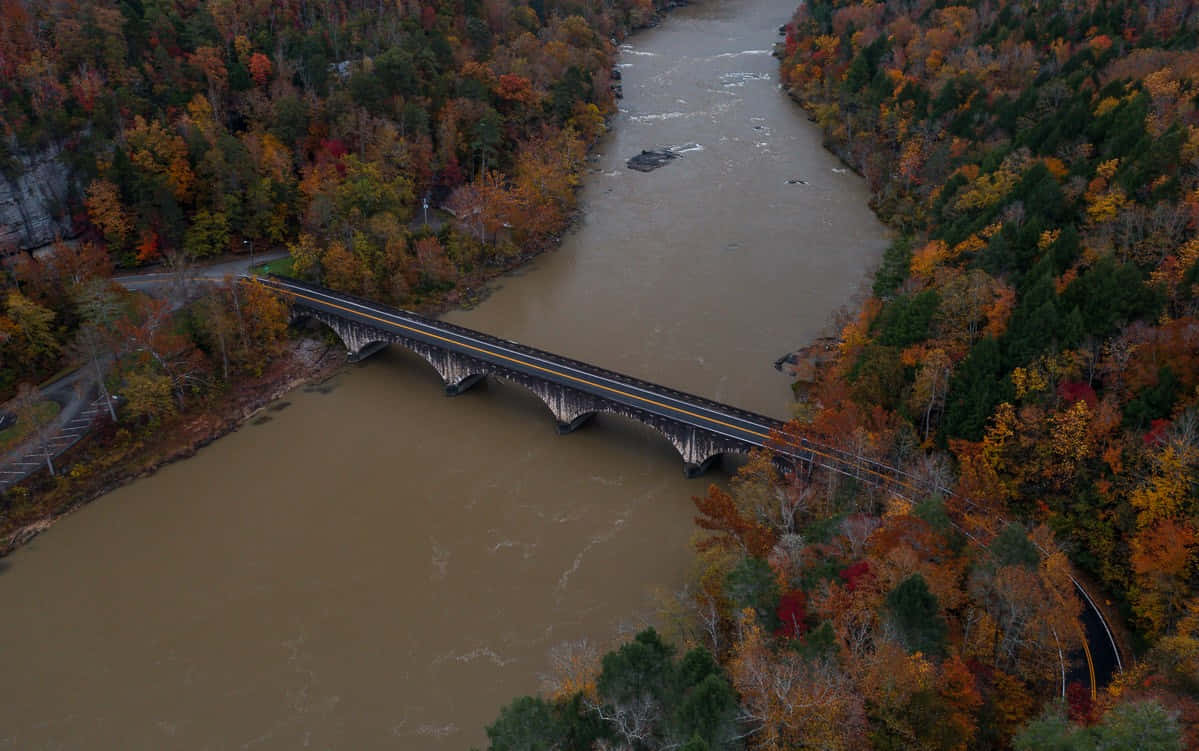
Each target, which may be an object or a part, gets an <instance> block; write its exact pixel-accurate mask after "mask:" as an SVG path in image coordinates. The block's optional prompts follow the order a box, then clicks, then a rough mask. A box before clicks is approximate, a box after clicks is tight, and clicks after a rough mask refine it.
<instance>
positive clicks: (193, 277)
mask: <svg viewBox="0 0 1199 751" xmlns="http://www.w3.org/2000/svg"><path fill="white" fill-rule="evenodd" d="M286 257H287V251H286V250H276V251H272V252H270V253H262V254H255V255H254V262H253V265H255V266H257V265H259V264H263V263H267V262H268V261H276V260H278V259H280V258H286ZM250 266H251V263H250V257H249V256H245V257H243V258H235V259H233V260H231V261H221V262H219V263H214V264H212V265H210V266H195V267H192V268H190V269H188V270H187V272H186V274H184V275H183V277H184V278H185V279H186V282H188V283H190V282H193V281H199V282H214V281H215V282H219V281H221V280H223V279H225V277H230V276H232V277H237V276H242V275H244V274H246V273H248V272H249V270H250ZM178 279H179V275H177V274H175V273H174V272H170V271H150V272H146V273H143V274H124V275H122V276H116V277H113V281H114V282H116V283H118V284H120V285H122V286H124V287H127V288H129V289H131V290H135V291H137V292H145V293H146V294H148V295H161V294H167V293H169V292H170V291H171V288H172V286H173V285H175V284H176V283H177V281H178ZM185 297H186V295H185Z"/></svg>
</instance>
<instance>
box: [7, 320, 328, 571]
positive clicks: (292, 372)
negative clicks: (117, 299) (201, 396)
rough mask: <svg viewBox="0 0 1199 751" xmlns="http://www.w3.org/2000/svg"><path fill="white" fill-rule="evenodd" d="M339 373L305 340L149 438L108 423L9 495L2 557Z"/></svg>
mask: <svg viewBox="0 0 1199 751" xmlns="http://www.w3.org/2000/svg"><path fill="white" fill-rule="evenodd" d="M344 365H345V355H344V353H343V352H342V351H341V348H340V347H339V346H337V345H334V344H328V343H326V342H322V341H318V340H316V339H313V338H309V337H306V336H305V337H301V338H298V339H296V340H295V341H293V342H292V344H291V345H290V347H289V349H288V351H287V353H286V354H285V355H284V356H283V357H280V358H279V359H278V360H276V361H275V362H274V363H272V364H271V366H270V367H268V368H267V370H266V371H265V372H264V373H263V375H262V376H261V377H260V378H256V379H253V380H250V381H246V382H242V383H239V384H237V385H235V386H234V387H232V388H231V389H230V390H229V391H228V392H227V393H226V394H223V395H222V396H221V397H220V398H218V399H213V400H209V402H208V403H206V404H205V405H204V406H203V407H202V408H200V409H197V410H193V411H190V412H188V413H185V414H182V415H177V416H175V417H174V418H172V419H171V420H170V422H167V423H164V424H162V425H160V426H158V427H157V428H156V429H155V430H154V431H153V432H152V433H151V434H150V435H134V434H131V433H130V432H129V431H128V430H127V429H126V428H124V427H122V426H121V425H120V424H114V423H112V422H105V423H104V424H103V425H102V426H99V427H97V428H96V430H94V431H93V432H92V433H91V434H90V435H89V436H88V437H87V438H85V439H83V440H81V441H80V442H79V443H77V444H76V445H75V446H73V447H72V448H71V449H69V450H68V451H67V452H65V453H64V454H62V455H61V456H60V457H59V459H58V461H59V464H60V466H61V474H60V475H59V476H58V477H53V478H52V477H49V476H47V475H46V473H44V472H43V473H39V474H37V475H34V476H32V477H31V478H29V479H28V480H26V481H25V482H24V483H22V484H20V485H17V486H16V487H14V488H12V489H10V490H9V491H8V492H9V494H10V495H9V497H10V498H11V507H10V508H9V510H8V511H7V512H6V513H5V514H4V515H3V516H0V557H4V556H6V555H8V554H9V553H11V552H12V551H13V550H15V549H16V548H18V547H20V546H21V545H24V544H25V543H28V542H29V541H30V540H32V539H33V538H35V537H36V536H37V535H39V534H41V533H42V532H44V531H45V530H47V529H49V528H50V527H51V526H52V525H53V524H54V522H56V521H57V520H59V519H61V518H62V517H64V516H66V515H67V514H70V513H72V512H74V511H76V510H78V509H79V508H81V507H83V506H85V505H87V504H89V503H91V502H92V501H94V500H96V499H97V498H99V497H100V496H102V495H105V494H107V493H110V492H112V491H113V490H116V489H117V488H120V487H122V486H124V485H127V484H129V483H131V482H133V481H134V480H137V479H140V478H143V477H147V476H149V475H152V474H154V473H155V472H156V471H158V470H159V469H160V468H162V467H163V466H166V465H168V464H171V463H173V462H177V461H180V460H183V459H187V458H189V457H191V456H194V455H195V453H196V452H197V451H199V450H200V449H201V448H203V447H205V446H207V445H208V444H210V443H212V442H213V441H215V440H217V439H218V438H221V437H222V436H225V435H227V434H229V433H231V432H233V431H235V430H237V429H239V428H240V427H242V426H243V425H245V424H246V423H248V422H249V421H251V420H252V419H254V418H255V417H257V416H258V415H259V414H260V413H261V412H262V411H263V410H264V409H266V408H267V407H268V405H270V404H271V403H272V402H274V401H275V400H277V399H278V398H279V397H281V396H283V395H284V394H286V393H288V392H289V391H291V390H293V389H296V388H299V387H302V386H306V385H311V384H318V383H321V382H323V381H325V380H327V379H328V378H331V377H332V376H334V375H335V374H336V373H337V372H338V371H339V370H340V369H341V368H342V367H343V366H344Z"/></svg>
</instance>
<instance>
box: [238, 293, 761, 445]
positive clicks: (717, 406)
mask: <svg viewBox="0 0 1199 751" xmlns="http://www.w3.org/2000/svg"><path fill="white" fill-rule="evenodd" d="M260 278H262V277H260ZM265 279H266V280H268V281H271V282H275V283H282V282H285V283H287V284H291V285H294V286H297V287H302V288H304V289H307V290H308V291H310V292H314V293H318V294H323V295H328V294H330V293H332V294H334V295H336V296H337V297H340V298H342V299H344V300H346V301H348V302H355V303H358V304H360V305H365V306H368V307H371V308H376V309H378V308H382V309H384V310H386V311H387V312H389V313H391V314H393V315H398V316H401V317H403V318H407V319H409V320H411V321H413V322H415V323H419V324H421V325H424V326H430V327H433V328H440V329H443V330H445V331H449V332H453V333H455V334H458V335H459V336H466V337H470V338H472V339H478V340H480V341H484V342H486V343H488V344H491V345H494V346H501V347H506V348H508V349H511V350H514V351H517V352H520V353H521V354H524V355H531V356H533V357H537V358H540V359H542V360H547V361H549V362H553V363H555V364H557V365H564V366H567V367H570V368H574V369H576V370H581V371H583V372H585V373H587V374H589V375H596V376H601V377H603V378H608V379H611V380H613V381H617V382H620V383H623V384H626V385H628V386H635V387H637V388H640V389H644V390H646V391H651V392H654V393H656V394H659V395H661V396H667V397H670V398H672V399H678V400H680V401H686V402H690V403H691V404H695V405H696V406H700V407H705V408H708V409H714V410H717V411H720V412H723V413H725V414H727V415H731V416H734V417H740V418H743V419H746V420H752V421H754V422H757V423H760V424H762V425H765V426H766V427H768V428H771V429H777V428H782V427H783V425H784V423H783V422H782V421H781V420H777V419H775V418H773V417H767V416H766V415H761V414H758V413H756V412H750V411H749V410H745V409H741V408H739V407H734V406H732V405H730V404H724V403H722V402H718V401H715V400H713V399H708V398H706V397H702V396H699V395H697V394H691V393H688V392H686V391H680V390H678V389H674V388H670V387H669V386H663V385H661V384H657V383H653V382H650V381H646V380H643V379H641V378H637V377H635V376H630V375H627V374H624V373H618V372H616V371H614V370H608V369H606V368H601V367H598V366H596V365H592V364H591V363H586V362H583V361H581V360H575V359H573V358H570V357H563V356H562V355H557V354H554V353H553V352H547V351H546V350H543V349H538V348H536V347H530V346H528V345H527V344H521V343H520V342H514V341H512V340H511V339H504V338H502V337H498V336H494V335H492V334H487V333H484V332H482V331H477V330H475V329H469V328H466V327H465V326H459V325H457V324H453V323H448V322H446V321H439V320H436V319H433V318H429V317H427V316H424V315H421V314H420V313H414V312H412V311H410V310H404V309H403V308H394V307H392V306H390V305H382V304H380V303H378V302H376V301H372V300H368V299H366V298H363V297H358V296H357V295H351V294H346V293H344V292H334V291H333V290H330V289H327V288H325V287H320V286H317V285H314V284H308V283H306V282H298V281H295V280H292V279H282V278H280V277H277V276H275V275H274V274H271V275H269V276H267V277H265ZM299 304H301V305H302V304H303V302H300V303H299ZM471 356H472V357H476V358H478V359H483V356H481V355H471Z"/></svg>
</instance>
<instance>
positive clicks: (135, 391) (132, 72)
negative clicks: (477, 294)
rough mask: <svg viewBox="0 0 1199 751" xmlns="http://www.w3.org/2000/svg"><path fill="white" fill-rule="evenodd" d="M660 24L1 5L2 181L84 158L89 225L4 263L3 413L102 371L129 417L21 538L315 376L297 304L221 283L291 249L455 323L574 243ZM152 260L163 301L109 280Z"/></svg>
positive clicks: (492, 1)
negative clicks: (622, 57)
mask: <svg viewBox="0 0 1199 751" xmlns="http://www.w3.org/2000/svg"><path fill="white" fill-rule="evenodd" d="M659 10H660V5H659V6H656V5H655V4H654V3H653V2H651V0H619V1H618V2H598V1H597V0H563V1H561V2H560V1H559V0H534V1H533V2H532V3H523V2H521V3H518V2H514V1H513V0H453V1H450V0H447V1H445V2H441V1H439V0H435V1H434V2H417V1H416V0H411V1H408V0H399V1H398V2H393V1H391V0H388V1H387V2H382V1H381V0H121V1H120V2H99V1H98V0H52V1H51V2H28V1H27V0H0V177H3V178H4V179H6V180H11V179H12V178H14V177H15V176H16V175H17V174H18V173H19V172H20V171H21V170H22V169H23V168H24V166H25V165H27V164H28V163H29V159H30V158H32V157H33V156H37V155H42V156H45V155H47V154H49V155H53V156H54V158H56V159H58V160H61V161H62V162H64V163H65V164H66V166H67V168H68V169H69V173H70V180H69V181H68V191H67V194H66V197H65V203H66V205H65V206H61V207H54V208H55V209H56V210H60V211H62V212H65V213H66V214H67V215H68V216H69V218H70V222H69V223H70V225H71V228H72V234H71V236H70V237H68V238H62V239H60V240H59V241H57V242H56V243H54V246H53V247H52V248H49V249H41V250H40V251H39V252H37V253H36V254H34V253H30V252H25V251H23V250H21V249H19V248H0V258H3V260H4V264H3V266H0V403H5V402H7V403H8V404H7V407H8V408H9V409H10V410H12V411H14V413H19V414H18V416H19V417H22V416H23V420H24V423H25V424H26V425H29V426H39V427H37V428H36V430H34V432H39V431H42V428H43V427H45V426H42V422H44V421H45V415H43V414H42V413H41V412H39V409H41V408H42V407H45V406H47V405H48V402H43V403H41V404H39V403H38V402H37V399H38V391H37V388H36V386H37V385H38V384H41V383H45V382H49V381H51V380H53V379H55V378H57V377H60V376H62V375H63V374H66V373H70V372H71V371H72V370H73V369H75V368H80V369H81V371H80V372H82V373H83V374H84V378H83V379H82V381H81V383H89V382H90V384H91V386H92V387H93V388H96V389H97V390H98V391H99V392H100V393H101V394H102V396H103V397H105V398H109V397H111V398H112V399H113V402H114V403H115V404H119V405H120V409H119V410H113V412H114V416H115V417H116V418H117V420H118V421H117V422H116V423H114V424H113V425H111V426H110V428H109V429H105V430H103V431H100V434H98V435H97V436H95V437H94V438H93V439H90V440H89V441H88V442H87V444H88V445H87V446H85V447H84V449H83V451H82V454H80V455H78V456H76V457H75V458H74V462H73V463H74V466H73V467H70V471H69V472H68V473H66V474H65V475H60V476H58V477H53V478H43V479H36V478H35V481H34V483H33V485H31V486H26V485H22V486H18V487H15V488H13V489H11V490H10V491H9V492H8V493H7V494H5V495H4V496H3V497H2V499H0V539H4V536H5V535H7V534H9V533H11V532H12V531H13V530H14V529H20V528H22V526H23V525H26V524H29V523H31V522H32V521H33V520H37V519H41V518H43V517H45V516H47V515H53V514H55V513H57V512H59V511H60V510H62V509H65V508H69V507H70V506H71V505H73V504H75V503H78V502H79V498H80V497H83V496H85V495H87V496H90V495H94V494H95V493H96V492H99V489H101V488H103V487H106V486H110V485H111V484H112V483H114V482H119V478H120V477H124V476H128V473H129V472H130V471H133V470H132V469H131V468H136V467H140V466H144V465H143V464H142V462H143V461H146V462H149V464H148V465H145V466H153V463H154V462H155V461H160V459H151V458H150V457H153V456H161V455H162V451H164V450H165V449H164V444H170V443H172V442H173V441H174V440H175V439H176V438H178V439H180V440H182V439H183V438H187V439H188V440H190V441H192V442H195V441H202V440H204V439H203V437H202V435H200V434H201V433H204V432H207V431H212V430H216V429H217V428H216V427H214V426H215V425H218V424H225V423H224V419H223V418H222V419H217V415H218V414H221V413H223V412H233V411H236V409H235V408H236V405H237V404H239V403H240V402H239V400H240V398H241V396H244V395H245V394H248V393H251V392H254V391H255V389H260V388H262V387H264V384H267V383H268V382H269V381H270V380H271V379H272V378H275V379H277V378H280V377H282V376H281V371H283V370H286V368H287V366H288V364H289V363H294V360H295V356H296V353H297V349H296V343H295V342H294V340H292V339H291V337H289V335H288V333H287V326H286V321H287V315H286V309H285V308H284V306H282V305H281V304H280V303H279V302H278V301H277V300H276V299H275V298H274V297H273V296H272V295H270V294H269V293H266V292H265V291H264V290H262V289H261V288H258V287H256V286H255V285H239V284H230V283H226V284H223V285H205V284H199V285H197V283H196V282H195V281H194V280H192V277H193V276H194V271H195V269H196V268H197V267H198V266H200V265H202V264H204V263H207V262H211V261H214V260H218V259H224V258H228V257H230V256H231V254H238V255H239V256H241V257H245V256H246V254H247V253H250V252H255V251H257V252H259V253H262V252H265V251H271V250H289V251H290V254H291V262H290V264H289V268H288V269H285V271H287V272H289V273H294V274H296V275H299V276H302V277H304V278H307V279H311V280H315V281H319V282H322V283H324V284H326V285H328V286H331V287H334V288H337V289H340V290H343V291H347V292H352V293H355V294H360V295H366V296H370V297H372V298H376V299H380V300H383V301H386V302H390V303H395V304H401V305H404V306H406V307H409V308H415V309H418V310H438V309H441V308H443V307H445V306H447V305H453V304H456V303H459V302H462V301H465V300H468V299H470V297H471V295H472V294H473V293H474V290H477V289H478V288H479V287H481V286H482V284H483V283H484V282H485V281H486V280H487V279H488V278H490V277H493V276H495V275H497V274H499V273H502V272H503V271H505V270H506V269H509V268H511V267H512V266H513V265H515V264H516V263H519V262H520V261H521V260H522V259H526V258H528V257H529V256H530V255H532V254H534V253H537V252H539V251H541V250H544V249H546V248H547V247H551V246H552V245H553V244H554V243H555V242H556V241H557V237H558V235H559V234H560V233H561V232H562V231H563V230H564V229H565V228H566V227H567V226H568V224H569V222H570V221H572V219H573V215H574V212H575V190H576V187H577V185H578V181H579V179H580V176H581V172H582V169H583V165H584V156H585V154H586V150H587V148H588V147H589V146H590V144H591V143H592V142H594V140H595V139H596V138H597V137H598V136H599V135H600V134H601V133H602V132H603V131H604V129H605V118H606V117H607V116H608V115H610V114H611V113H612V112H613V111H614V94H613V90H612V85H611V82H610V76H611V71H612V65H613V61H614V56H615V53H616V45H617V42H618V40H619V39H622V38H624V36H625V35H627V34H628V33H629V31H630V30H631V29H634V28H637V27H640V26H643V25H646V24H647V23H651V22H653V21H654V19H655V18H656V15H657V13H658V12H659ZM426 201H427V202H428V203H429V204H430V205H431V206H432V207H435V208H436V207H441V211H440V212H437V213H435V214H434V216H435V217H440V219H438V220H437V221H431V222H429V223H426V222H425V221H424V212H423V206H424V205H425V202H426ZM143 267H152V268H153V270H155V271H156V272H157V273H158V274H159V276H160V277H162V278H166V279H168V280H169V284H164V285H163V287H164V289H166V291H167V294H165V296H164V295H159V296H158V299H151V298H148V297H146V296H144V295H142V294H138V293H133V292H130V291H129V290H128V289H126V288H124V287H122V286H121V285H119V284H115V283H113V282H112V281H111V280H112V275H113V272H114V270H119V271H129V270H136V269H138V268H143ZM39 415H40V417H39ZM230 419H231V418H230ZM200 425H204V426H206V427H203V428H201V427H198V426H200ZM47 429H48V428H47ZM225 429H227V428H225ZM197 431H198V433H197ZM188 436H190V437H189V438H188ZM4 437H5V434H4V433H3V432H0V449H3V451H0V453H5V452H6V451H7V450H8V449H9V448H10V446H9V444H8V442H6V441H4V440H3V439H4ZM13 440H16V439H15V438H14V439H13ZM123 467H124V469H122V468H123Z"/></svg>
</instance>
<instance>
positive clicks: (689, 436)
mask: <svg viewBox="0 0 1199 751" xmlns="http://www.w3.org/2000/svg"><path fill="white" fill-rule="evenodd" d="M255 279H256V280H257V281H258V282H260V283H262V284H264V285H266V286H267V287H268V288H270V289H272V290H274V291H275V292H277V293H278V294H280V295H281V296H282V297H283V298H284V299H286V300H288V301H289V302H290V303H291V320H292V322H293V323H298V322H301V321H303V320H305V319H310V320H316V321H319V322H321V323H323V324H325V325H326V326H328V327H329V328H330V329H332V330H333V332H334V333H336V334H337V336H338V337H339V338H340V339H341V341H342V343H343V344H344V345H345V347H346V351H347V353H348V354H349V358H350V360H352V361H358V360H362V359H363V358H366V357H369V356H370V355H372V354H374V353H375V352H378V351H379V350H380V349H382V348H384V347H386V346H388V345H390V344H399V345H400V346H403V347H405V348H407V349H409V350H411V351H412V352H415V353H416V354H418V355H420V356H421V357H422V358H424V359H425V360H426V361H427V362H428V363H429V364H430V365H432V366H433V368H434V369H435V370H436V371H437V372H438V374H439V375H441V378H442V380H443V381H444V382H445V393H446V394H447V395H450V396H454V395H457V394H461V393H463V392H464V391H466V390H467V389H469V388H470V387H471V386H473V385H475V384H476V383H478V382H479V381H480V380H482V379H483V378H485V377H487V376H489V375H490V376H498V377H500V378H503V379H504V380H506V381H510V382H512V383H517V384H520V385H521V386H523V387H525V388H526V389H528V390H529V391H531V392H533V393H534V394H536V395H537V397H538V398H540V399H541V401H542V402H544V403H545V405H546V407H548V408H549V410H550V413H551V414H552V415H553V416H554V419H555V420H556V422H557V427H558V432H559V433H563V434H565V433H570V432H572V431H574V430H576V429H578V428H579V427H581V426H582V425H584V424H585V423H586V422H587V421H588V420H589V419H591V418H592V417H593V416H595V415H596V414H598V413H601V412H603V413H607V414H613V415H619V416H621V417H625V418H629V419H632V420H636V421H638V422H641V423H643V424H645V425H648V426H650V427H651V428H654V429H655V430H657V431H658V432H659V433H661V434H662V435H663V436H665V437H666V439H667V440H668V441H670V443H671V444H673V445H674V447H675V449H677V450H678V452H679V454H680V455H681V456H682V458H683V463H684V471H685V472H686V474H687V476H688V477H697V476H699V475H701V474H703V473H704V472H705V471H706V470H707V469H708V468H709V467H710V466H711V465H712V463H713V462H714V461H715V460H717V459H718V458H719V457H720V456H721V455H723V454H746V453H748V452H750V451H752V450H753V449H756V448H769V449H770V450H772V451H774V452H775V454H776V455H777V456H779V457H781V458H782V459H783V460H791V461H796V462H805V463H809V464H812V465H815V466H818V467H822V468H825V469H829V470H832V471H834V472H837V473H839V474H842V475H845V476H848V477H854V478H857V479H860V480H862V481H864V482H867V483H869V484H871V485H874V486H879V487H882V488H883V489H884V490H887V491H889V492H892V493H894V494H896V495H899V496H902V497H905V498H908V499H910V500H913V501H917V500H921V499H923V498H924V497H926V496H927V495H928V493H929V492H932V490H935V489H928V488H924V487H922V485H923V484H922V483H920V482H919V481H918V480H917V479H916V478H915V477H913V476H911V475H908V474H907V473H904V472H902V471H900V470H898V469H895V468H893V467H890V466H887V465H884V464H882V463H879V462H876V461H873V460H871V459H869V458H867V457H865V456H862V455H858V454H854V453H851V452H848V451H844V450H840V449H837V448H835V447H832V446H827V445H823V444H819V443H816V442H814V441H811V440H808V439H806V438H802V437H797V436H794V435H786V434H785V433H784V431H783V427H784V424H783V423H782V422H781V421H779V420H776V419H774V418H771V417H766V416H764V415H759V414H755V413H753V412H747V411H746V410H743V409H738V408H737V407H732V406H729V405H727V404H721V403H719V402H715V401H712V400H710V399H705V398H703V397H700V396H695V395H693V394H687V393H683V392H681V391H677V390H675V389H672V388H668V387H666V386H661V385H659V384H655V383H649V382H647V381H643V380H641V379H638V378H634V377H632V376H627V375H623V374H621V373H615V372H613V371H610V370H606V369H604V368H600V367H597V366H595V365H590V364H588V363H584V362H579V361H578V360H572V359H570V358H566V357H561V356H559V355H555V354H553V353H551V352H545V351H543V350H539V349H535V348H533V347H528V346H525V345H523V344H518V343H517V342H513V341H509V340H507V339H501V338H499V337H495V336H491V335H490V334H484V333H482V332H479V331H474V330H472V329H468V328H465V327H462V326H455V325H453V324H449V323H445V322H443V321H437V320H434V319H431V318H427V317H425V316H422V315H419V314H417V313H412V312H409V311H406V310H400V309H398V308H392V307H388V306H385V305H381V304H379V303H377V302H372V301H370V300H364V299H361V298H357V297H354V296H352V295H347V294H344V293H341V292H334V291H333V290H330V289H326V288H324V287H319V286H316V285H312V284H305V283H302V282H298V281H295V280H293V279H284V278H282V277H277V276H267V277H255Z"/></svg>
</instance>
